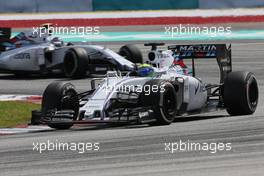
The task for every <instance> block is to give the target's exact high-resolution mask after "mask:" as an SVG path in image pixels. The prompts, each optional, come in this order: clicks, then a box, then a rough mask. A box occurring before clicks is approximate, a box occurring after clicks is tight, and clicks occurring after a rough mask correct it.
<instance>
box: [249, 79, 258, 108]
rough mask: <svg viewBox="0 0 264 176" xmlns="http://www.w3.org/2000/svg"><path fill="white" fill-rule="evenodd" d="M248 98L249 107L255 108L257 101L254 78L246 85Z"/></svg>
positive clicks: (256, 87)
mask: <svg viewBox="0 0 264 176" xmlns="http://www.w3.org/2000/svg"><path fill="white" fill-rule="evenodd" d="M248 100H249V104H250V107H251V108H252V109H255V108H256V106H257V103H258V85H257V81H256V80H255V78H253V81H252V82H251V84H249V85H248Z"/></svg>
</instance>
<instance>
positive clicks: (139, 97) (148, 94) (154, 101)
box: [33, 43, 258, 129]
mask: <svg viewBox="0 0 264 176" xmlns="http://www.w3.org/2000/svg"><path fill="white" fill-rule="evenodd" d="M146 45H147V46H152V50H151V51H150V52H149V54H148V64H149V66H148V65H145V64H144V65H141V66H139V67H138V68H137V69H135V70H134V71H132V72H130V73H129V74H127V75H126V76H122V75H121V74H119V73H118V72H108V73H107V75H106V77H105V78H102V79H98V78H97V79H93V80H92V81H91V89H90V90H87V91H85V92H81V93H77V91H76V89H75V87H74V86H73V85H72V84H71V83H69V82H53V83H51V84H50V85H49V86H48V87H47V88H46V90H45V92H44V94H43V100H42V109H41V112H39V115H40V116H41V121H42V123H46V124H48V125H49V126H50V127H52V128H56V129H67V128H70V127H71V126H72V125H74V124H82V123H132V124H142V123H147V124H150V125H168V124H170V123H172V122H173V121H174V119H175V118H180V117H182V116H185V115H189V114H195V113H198V114H200V113H204V112H209V111H214V110H218V109H226V110H227V112H228V113H229V114H230V115H248V114H253V113H254V112H255V110H256V108H257V104H258V84H257V81H256V78H255V76H254V75H253V73H251V72H244V71H242V72H240V71H238V72H232V63H231V47H229V48H227V47H226V45H225V44H216V45H214V44H213V45H174V46H169V47H168V50H167V51H160V50H157V48H156V46H157V45H160V44H155V43H150V44H146ZM197 58H207V59H209V58H216V61H217V63H218V66H219V68H220V83H219V84H210V83H205V82H203V81H202V80H200V79H199V78H197V77H196V76H195V67H194V66H195V64H194V60H195V59H197ZM185 59H192V61H193V62H192V63H193V64H192V66H193V67H192V69H191V71H190V69H189V68H187V67H186V66H185V64H184V63H183V60H185ZM151 65H152V66H151ZM97 81H99V84H96V83H97ZM33 114H34V113H33ZM36 114H37V113H36Z"/></svg>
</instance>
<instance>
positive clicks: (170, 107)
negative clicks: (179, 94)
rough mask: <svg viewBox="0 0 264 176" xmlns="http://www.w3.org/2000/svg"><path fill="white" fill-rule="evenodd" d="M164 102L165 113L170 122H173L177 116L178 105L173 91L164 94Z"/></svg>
mask: <svg viewBox="0 0 264 176" xmlns="http://www.w3.org/2000/svg"><path fill="white" fill-rule="evenodd" d="M163 102H164V104H163V109H164V112H165V113H166V116H167V118H168V120H172V119H173V118H174V115H175V104H176V100H175V97H174V94H173V91H172V90H168V91H166V92H164V97H163Z"/></svg>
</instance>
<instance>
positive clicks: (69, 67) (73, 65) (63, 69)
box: [0, 28, 142, 78]
mask: <svg viewBox="0 0 264 176" xmlns="http://www.w3.org/2000/svg"><path fill="white" fill-rule="evenodd" d="M10 35H11V29H9V28H0V72H3V73H6V72H7V73H14V74H16V75H18V76H25V75H29V74H36V73H38V74H44V75H46V74H48V73H64V74H65V76H67V77H70V78H79V77H83V76H88V75H90V74H105V73H106V72H107V71H109V70H117V71H131V70H133V69H134V63H142V55H141V52H140V51H139V50H138V49H137V48H136V47H135V46H134V45H126V46H123V47H121V48H120V50H119V53H116V52H114V51H112V50H110V49H108V48H105V47H103V46H96V45H73V44H72V43H64V42H63V41H62V40H60V39H58V38H57V37H52V36H50V35H43V34H42V35H41V36H39V35H36V34H34V32H30V31H29V32H21V33H19V34H17V35H16V36H14V37H13V38H10Z"/></svg>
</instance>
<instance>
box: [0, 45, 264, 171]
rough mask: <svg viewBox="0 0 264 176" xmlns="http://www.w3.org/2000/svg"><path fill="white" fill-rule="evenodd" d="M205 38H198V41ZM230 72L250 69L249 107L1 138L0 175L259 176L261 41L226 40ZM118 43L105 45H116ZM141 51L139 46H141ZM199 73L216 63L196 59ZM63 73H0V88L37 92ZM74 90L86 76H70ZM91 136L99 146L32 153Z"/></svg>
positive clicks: (211, 75)
mask: <svg viewBox="0 0 264 176" xmlns="http://www.w3.org/2000/svg"><path fill="white" fill-rule="evenodd" d="M202 43H204V42H202ZM231 43H232V49H233V70H245V71H251V72H254V73H255V75H256V77H257V80H258V84H259V90H260V100H259V105H258V109H257V111H256V113H255V114H254V115H251V116H236V117H230V116H228V115H227V113H226V112H225V111H219V112H212V113H208V114H203V115H199V116H193V117H191V118H190V117H189V118H184V119H179V120H177V122H175V123H173V124H171V125H169V126H158V127H149V126H147V125H140V126H123V127H87V126H86V127H74V128H72V129H70V130H63V131H47V132H37V133H28V134H20V135H11V136H0V173H1V174H0V175H19V176H23V175H24V176H29V175H32V176H33V175H34V176H35V175H50V176H53V175H54V176H55V175H56V176H58V175H63V176H67V175H98V176H99V175H104V176H106V175H114V176H117V175H122V176H123V175H151V176H154V175H180V176H181V175H183V176H185V175H187V176H189V175H192V176H194V175H201V176H206V175H213V176H218V175H219V176H261V175H263V172H264V117H263V114H264V110H263V109H264V108H263V107H264V98H263V93H264V87H263V85H264V74H263V73H264V69H263V68H264V43H261V41H251V42H250V43H249V42H246V41H244V42H241V41H231ZM120 45H121V44H120V43H112V44H108V47H110V48H112V49H114V50H117V49H118V48H119V46H120ZM139 46H140V48H141V49H142V50H143V52H144V55H145V54H146V50H147V48H146V47H142V45H139ZM197 73H199V74H198V76H199V77H201V78H203V79H204V80H205V81H208V82H217V81H218V79H219V76H218V70H217V66H216V62H215V61H214V60H203V61H199V62H198V63H197ZM54 80H65V79H64V78H59V77H58V78H55V79H54V78H52V79H51V78H46V79H40V78H37V77H33V78H27V79H26V80H24V79H21V78H14V77H13V76H11V75H0V93H1V94H6V93H9V94H10V93H20V94H42V92H43V91H44V89H45V87H46V86H47V84H48V83H50V82H52V81H54ZM72 82H73V83H74V85H76V87H77V88H78V90H79V91H82V90H86V89H89V79H82V80H74V81H72ZM48 140H49V141H51V142H55V141H56V140H57V141H59V142H68V143H70V142H75V143H79V142H85V143H88V142H93V143H94V142H98V143H100V149H99V151H86V152H85V153H83V154H79V153H78V152H77V151H43V153H39V152H38V151H36V150H34V151H33V143H37V142H47V141H48ZM180 140H182V141H183V142H187V141H188V140H189V141H190V142H196V143H203V142H207V143H215V142H216V143H222V142H223V143H231V146H232V150H231V151H217V152H216V153H211V152H210V151H190V150H189V151H188V150H187V151H181V152H180V151H174V153H171V152H169V151H168V150H167V151H165V144H164V143H173V142H174V143H176V142H179V141H180Z"/></svg>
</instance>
